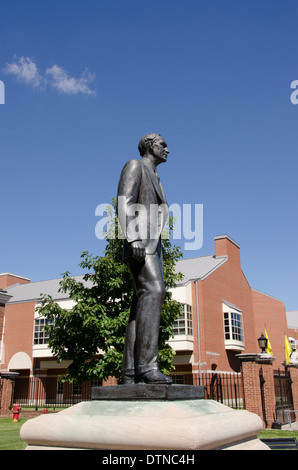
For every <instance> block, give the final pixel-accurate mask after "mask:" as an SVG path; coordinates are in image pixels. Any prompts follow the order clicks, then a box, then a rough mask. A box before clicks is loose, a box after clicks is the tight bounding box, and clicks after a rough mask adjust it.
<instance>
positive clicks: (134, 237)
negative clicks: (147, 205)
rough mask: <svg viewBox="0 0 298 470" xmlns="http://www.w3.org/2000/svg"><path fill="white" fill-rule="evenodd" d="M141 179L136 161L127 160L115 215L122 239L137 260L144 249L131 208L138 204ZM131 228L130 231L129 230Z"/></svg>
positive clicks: (139, 167) (143, 254)
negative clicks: (122, 235)
mask: <svg viewBox="0 0 298 470" xmlns="http://www.w3.org/2000/svg"><path fill="white" fill-rule="evenodd" d="M141 179H142V168H141V165H140V162H139V161H138V160H129V161H128V162H127V163H126V165H125V167H124V168H123V170H122V173H121V176H120V181H119V185H118V195H117V214H118V219H119V223H120V225H121V228H122V231H123V233H124V237H125V239H126V240H127V242H128V243H131V246H132V250H133V256H134V257H135V258H137V259H143V258H144V257H145V248H144V246H143V243H142V241H141V237H140V235H139V233H138V232H136V230H135V224H134V223H133V221H134V219H135V217H136V215H135V210H134V208H133V207H132V206H133V205H134V204H137V203H138V198H139V190H140V185H141ZM130 228H132V230H130Z"/></svg>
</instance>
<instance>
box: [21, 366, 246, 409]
mask: <svg viewBox="0 0 298 470" xmlns="http://www.w3.org/2000/svg"><path fill="white" fill-rule="evenodd" d="M172 378H173V381H174V383H184V384H189V385H202V386H203V387H204V390H205V399H211V400H215V401H218V402H221V403H223V404H224V405H227V406H230V407H232V408H236V409H241V408H243V389H242V380H241V375H240V374H234V373H212V372H203V373H202V374H201V376H200V377H199V376H197V375H192V374H189V375H188V374H185V375H179V374H178V375H173V376H172ZM100 385H101V383H100V382H83V383H82V384H81V385H75V384H71V383H67V382H66V383H62V382H60V381H59V380H58V379H57V377H30V378H17V379H16V380H15V389H14V397H13V402H14V403H19V404H20V405H21V406H23V407H29V408H35V409H36V410H38V409H39V408H53V409H56V408H62V407H68V406H72V405H75V404H76V403H79V402H81V401H89V400H91V388H92V387H93V386H100Z"/></svg>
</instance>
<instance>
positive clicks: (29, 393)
mask: <svg viewBox="0 0 298 470" xmlns="http://www.w3.org/2000/svg"><path fill="white" fill-rule="evenodd" d="M99 385H101V383H99V382H83V383H82V384H81V385H75V384H71V383H68V382H66V383H62V382H60V381H59V380H58V379H57V377H30V378H17V379H16V381H15V389H14V397H13V402H14V403H19V404H20V405H21V406H23V407H29V408H35V409H36V410H38V409H40V408H53V409H56V408H64V407H68V406H71V405H75V404H76V403H79V402H81V401H89V400H91V387H92V386H99Z"/></svg>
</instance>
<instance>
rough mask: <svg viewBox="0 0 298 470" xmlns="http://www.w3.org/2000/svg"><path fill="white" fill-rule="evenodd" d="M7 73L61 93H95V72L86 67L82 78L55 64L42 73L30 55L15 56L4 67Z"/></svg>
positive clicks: (25, 81)
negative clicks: (92, 85) (93, 88)
mask: <svg viewBox="0 0 298 470" xmlns="http://www.w3.org/2000/svg"><path fill="white" fill-rule="evenodd" d="M3 72H4V73H6V74H11V75H14V76H15V77H16V78H17V80H18V81H19V82H23V83H25V84H26V85H31V86H33V87H34V88H45V87H46V86H48V85H50V86H51V87H52V88H53V89H55V90H57V91H58V92H59V93H64V94H67V95H77V94H78V93H82V94H84V95H95V94H96V92H95V91H94V90H92V89H91V84H92V83H93V82H94V80H95V74H92V73H90V72H89V71H88V69H85V70H84V72H83V73H82V76H81V77H80V78H75V77H71V76H70V75H69V74H68V73H67V72H66V71H65V70H64V69H63V68H62V67H59V66H58V65H54V66H53V67H51V68H47V69H46V71H45V73H44V75H42V74H41V73H40V71H39V70H38V67H37V65H36V63H35V62H34V61H33V59H31V58H29V57H17V56H15V57H14V58H13V61H12V62H11V63H7V64H6V66H5V67H4V68H3Z"/></svg>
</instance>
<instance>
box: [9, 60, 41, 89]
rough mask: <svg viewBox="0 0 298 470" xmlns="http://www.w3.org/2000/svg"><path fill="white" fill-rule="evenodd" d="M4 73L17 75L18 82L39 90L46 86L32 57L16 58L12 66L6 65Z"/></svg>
mask: <svg viewBox="0 0 298 470" xmlns="http://www.w3.org/2000/svg"><path fill="white" fill-rule="evenodd" d="M3 72H4V73H7V74H12V75H15V77H16V78H17V80H18V81H20V82H24V83H26V84H27V85H32V86H33V87H34V88H39V87H41V86H42V85H43V84H44V79H43V77H42V76H41V74H40V73H39V70H38V67H37V65H36V64H35V63H34V62H33V60H32V59H31V58H30V57H17V56H15V57H14V58H13V61H12V62H11V63H10V64H6V66H5V67H4V69H3Z"/></svg>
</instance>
